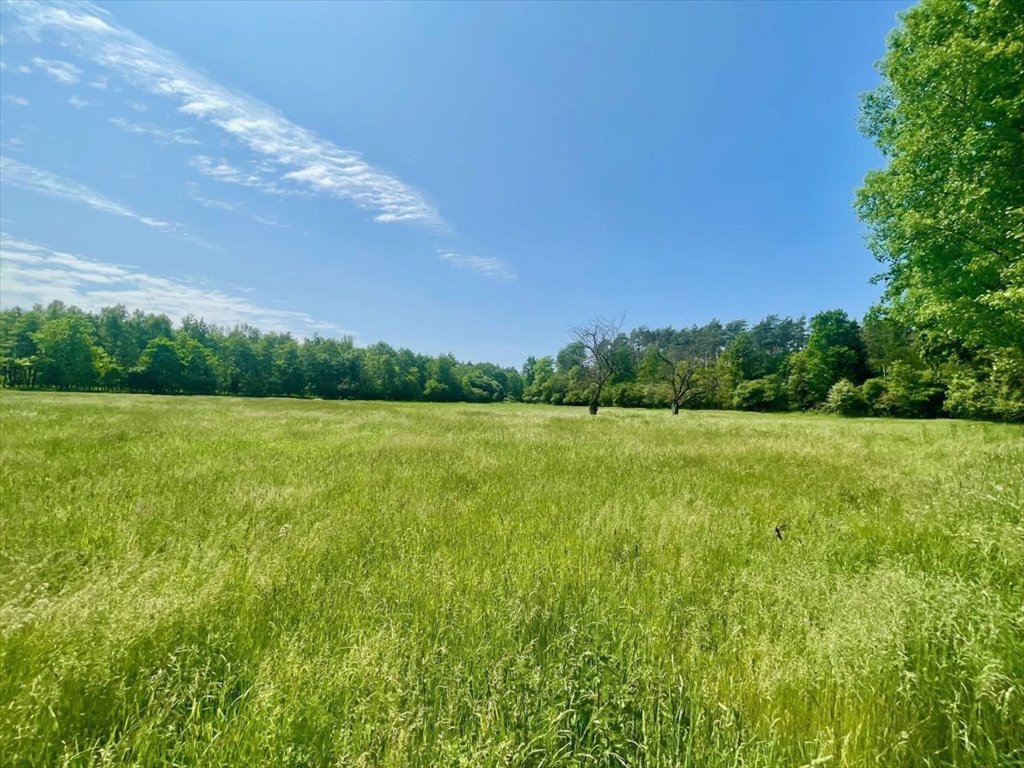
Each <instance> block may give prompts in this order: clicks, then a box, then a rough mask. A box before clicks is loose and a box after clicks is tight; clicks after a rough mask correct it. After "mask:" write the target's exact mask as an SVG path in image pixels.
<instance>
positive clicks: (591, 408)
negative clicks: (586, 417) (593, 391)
mask: <svg viewBox="0 0 1024 768" xmlns="http://www.w3.org/2000/svg"><path fill="white" fill-rule="evenodd" d="M587 410H589V411H590V415H591V416H597V399H596V398H595V399H594V400H591V401H590V406H589V408H588V409H587Z"/></svg>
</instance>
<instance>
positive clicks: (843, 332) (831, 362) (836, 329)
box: [787, 309, 866, 408]
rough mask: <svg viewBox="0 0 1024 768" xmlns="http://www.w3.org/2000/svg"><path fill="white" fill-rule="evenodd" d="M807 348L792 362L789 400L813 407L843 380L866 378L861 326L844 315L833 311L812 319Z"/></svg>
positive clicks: (791, 357) (822, 313)
mask: <svg viewBox="0 0 1024 768" xmlns="http://www.w3.org/2000/svg"><path fill="white" fill-rule="evenodd" d="M810 325H811V332H810V336H809V337H808V339H807V346H806V347H805V348H804V349H802V350H800V351H799V352H796V353H794V354H793V355H791V356H790V359H789V366H788V367H789V371H788V373H789V381H788V385H787V386H788V390H789V398H790V401H791V402H792V403H793V404H794V405H796V406H798V407H800V408H814V407H816V406H818V405H821V404H822V403H823V402H824V401H825V399H826V398H827V397H828V393H829V390H830V389H831V388H832V385H833V384H835V383H836V382H837V381H839V380H841V379H849V380H851V381H852V382H854V383H860V382H862V381H864V379H865V378H866V363H865V349H864V342H863V340H862V339H861V337H860V326H859V325H858V324H857V322H856V321H855V320H851V319H850V318H849V317H848V316H847V314H846V313H845V312H843V311H842V310H839V309H832V310H829V311H827V312H820V313H818V314H817V315H815V316H814V317H812V318H811V324H810Z"/></svg>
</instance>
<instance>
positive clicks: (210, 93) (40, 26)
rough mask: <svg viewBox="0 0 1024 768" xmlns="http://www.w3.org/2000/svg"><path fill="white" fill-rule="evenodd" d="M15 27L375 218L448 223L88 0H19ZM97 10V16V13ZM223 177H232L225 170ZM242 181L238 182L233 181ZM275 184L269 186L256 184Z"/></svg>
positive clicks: (351, 155) (404, 190)
mask: <svg viewBox="0 0 1024 768" xmlns="http://www.w3.org/2000/svg"><path fill="white" fill-rule="evenodd" d="M8 9H9V12H10V13H11V14H12V15H13V16H16V17H17V18H18V20H19V22H20V25H19V26H20V29H21V30H22V31H24V32H25V34H27V35H29V36H30V37H32V38H34V39H41V37H42V35H43V33H44V32H45V33H52V34H53V35H55V36H56V37H57V40H58V42H59V43H60V44H61V45H63V46H65V47H66V48H68V49H69V50H72V51H74V52H76V53H78V54H79V55H81V56H83V57H85V58H87V59H89V60H91V61H92V62H94V63H96V64H98V65H100V66H103V67H106V68H107V69H109V70H112V71H114V72H117V73H118V74H119V75H120V76H121V77H123V78H125V79H126V80H127V81H128V82H130V83H132V84H133V85H135V86H136V87H138V88H140V89H142V90H144V91H147V92H149V93H152V94H157V95H162V96H166V97H169V98H172V99H174V100H176V101H177V102H178V104H179V109H180V111H181V112H183V113H184V114H187V115H191V116H194V117H196V118H198V119H201V120H205V121H208V122H210V123H212V124H213V125H216V126H217V127H219V128H220V129H221V130H223V131H225V132H226V133H227V134H229V135H230V136H232V137H234V138H235V139H236V140H237V141H238V142H239V143H240V144H242V145H243V146H245V147H247V148H248V149H250V150H251V151H252V152H254V153H255V154H256V155H258V156H260V157H263V158H265V159H267V160H269V161H271V162H272V163H273V164H274V166H276V169H277V170H278V171H280V172H283V173H282V177H281V178H282V179H287V180H288V181H290V182H293V183H295V184H297V185H299V186H304V187H306V188H308V189H311V190H313V191H315V192H317V193H320V194H324V195H329V196H332V197H336V198H339V199H343V200H349V201H351V202H353V203H354V204H355V205H357V206H359V207H360V208H363V209H365V210H368V211H371V212H373V214H374V219H375V220H376V221H381V222H398V221H401V222H414V223H418V224H421V225H425V226H428V227H430V228H434V229H447V225H446V224H445V222H444V220H443V219H442V218H441V216H440V214H439V213H438V212H437V211H436V210H435V209H434V208H433V206H431V205H430V203H429V202H427V200H426V199H425V198H424V197H423V196H422V195H421V194H420V193H419V192H418V191H416V190H415V189H413V188H412V187H410V186H409V185H407V184H405V183H404V182H402V181H401V180H400V179H398V178H396V177H394V176H392V175H390V174H388V173H385V172H384V171H381V170H379V169H377V168H374V167H373V166H371V165H370V164H369V163H367V162H366V161H364V160H363V159H362V157H361V156H360V155H359V154H358V153H356V152H353V151H351V150H347V149H342V148H341V147H338V146H337V145H335V144H333V143H332V142H330V141H327V140H325V139H323V138H321V137H320V136H318V135H316V134H315V133H313V132H312V131H310V130H307V129H305V128H303V127H301V126H300V125H297V124H296V123H294V122H292V121H290V120H288V119H287V118H285V117H283V116H282V115H280V114H278V113H277V112H276V111H274V110H273V109H272V108H271V107H269V106H268V105H266V104H264V103H263V102H261V101H259V100H257V99H255V98H253V97H251V96H248V95H246V94H243V93H239V92H234V91H231V90H229V89H227V88H225V87H223V86H221V85H219V84H217V83H215V82H213V81H212V80H210V79H209V78H207V77H206V76H204V75H202V74H200V73H199V72H197V71H195V70H193V69H192V68H190V67H189V66H187V65H186V64H185V63H184V62H182V61H180V60H179V59H178V58H177V57H175V56H174V55H172V54H170V53H168V52H167V51H164V50H162V49H160V48H158V47H157V46H155V45H153V44H152V43H150V42H149V41H147V40H145V39H144V38H142V37H139V36H138V35H136V34H135V33H134V32H131V31H130V30H128V29H125V28H123V27H120V26H117V25H116V24H114V22H113V21H112V20H111V19H110V17H109V16H108V15H106V12H105V11H103V10H101V9H99V8H97V7H96V6H93V5H91V4H89V3H74V4H70V5H65V6H60V7H57V6H53V5H50V4H44V3H39V2H28V1H26V2H21V3H15V4H11V5H9V6H8ZM101 17H103V18H101ZM222 180H224V181H231V180H232V177H229V176H224V177H223V178H222ZM236 183H244V182H236ZM258 188H262V189H263V191H270V192H273V191H274V186H273V185H271V186H269V187H258Z"/></svg>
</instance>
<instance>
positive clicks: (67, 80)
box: [32, 56, 82, 85]
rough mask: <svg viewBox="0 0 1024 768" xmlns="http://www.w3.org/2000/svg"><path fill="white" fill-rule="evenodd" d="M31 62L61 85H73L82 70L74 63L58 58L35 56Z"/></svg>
mask: <svg viewBox="0 0 1024 768" xmlns="http://www.w3.org/2000/svg"><path fill="white" fill-rule="evenodd" d="M32 63H33V64H35V65H36V67H38V68H39V69H41V70H42V71H43V72H45V73H46V75H47V76H48V77H50V78H52V79H53V80H56V81H57V82H58V83H62V84H63V85H74V84H75V83H77V82H78V80H79V78H80V77H81V75H82V70H81V69H79V68H78V67H76V66H75V65H74V64H69V63H68V62H66V61H60V60H58V59H44V58H41V57H39V56H36V57H35V58H34V59H32Z"/></svg>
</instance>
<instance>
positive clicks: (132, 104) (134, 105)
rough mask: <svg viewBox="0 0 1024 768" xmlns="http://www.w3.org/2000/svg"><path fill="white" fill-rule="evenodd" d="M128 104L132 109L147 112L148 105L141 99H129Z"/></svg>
mask: <svg viewBox="0 0 1024 768" xmlns="http://www.w3.org/2000/svg"><path fill="white" fill-rule="evenodd" d="M128 106H129V107H131V108H132V109H134V110H135V111H136V112H148V111H149V107H147V106H146V105H145V104H143V103H142V102H141V101H129V102H128Z"/></svg>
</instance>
